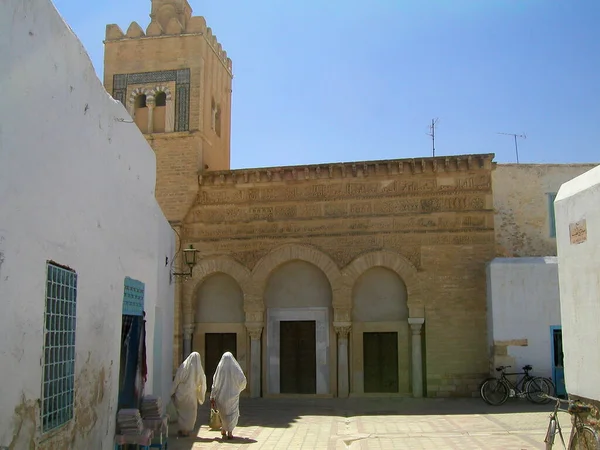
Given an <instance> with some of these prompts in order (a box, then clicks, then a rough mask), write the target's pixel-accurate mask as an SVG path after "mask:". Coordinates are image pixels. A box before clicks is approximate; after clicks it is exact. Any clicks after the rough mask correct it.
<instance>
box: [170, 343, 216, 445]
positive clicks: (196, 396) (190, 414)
mask: <svg viewBox="0 0 600 450" xmlns="http://www.w3.org/2000/svg"><path fill="white" fill-rule="evenodd" d="M206 387H207V386H206V375H205V374H204V370H203V369H202V361H201V360H200V355H199V354H198V353H197V352H192V353H190V356H188V357H187V358H186V359H185V361H183V363H181V365H180V366H179V368H178V369H177V373H176V374H175V379H174V380H173V387H172V388H171V398H172V400H173V404H174V405H175V408H176V409H177V415H178V418H177V423H178V425H179V435H180V436H189V435H190V432H191V431H192V430H193V429H194V425H195V424H196V415H197V414H198V403H200V404H203V403H204V398H205V396H206Z"/></svg>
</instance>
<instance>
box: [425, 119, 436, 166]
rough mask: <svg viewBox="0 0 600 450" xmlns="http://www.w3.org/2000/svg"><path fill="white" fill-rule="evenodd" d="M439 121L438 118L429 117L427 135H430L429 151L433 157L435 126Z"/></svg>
mask: <svg viewBox="0 0 600 450" xmlns="http://www.w3.org/2000/svg"><path fill="white" fill-rule="evenodd" d="M438 122H439V119H438V118H435V119H431V125H429V133H427V136H431V153H432V156H434V157H435V126H436V125H437V123H438Z"/></svg>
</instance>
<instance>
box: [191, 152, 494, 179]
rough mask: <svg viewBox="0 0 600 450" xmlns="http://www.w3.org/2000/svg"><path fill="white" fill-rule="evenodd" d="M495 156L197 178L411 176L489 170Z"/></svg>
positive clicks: (209, 174)
mask: <svg viewBox="0 0 600 450" xmlns="http://www.w3.org/2000/svg"><path fill="white" fill-rule="evenodd" d="M494 156H495V155H494V154H493V153H490V154H475V155H459V156H439V157H430V158H410V159H391V160H381V161H360V162H351V163H331V164H311V165H303V166H285V167H264V168H256V169H236V170H226V171H225V170H223V171H214V172H206V173H203V174H201V175H200V176H199V178H198V180H199V183H200V185H204V186H210V185H224V184H244V183H246V184H248V183H252V184H256V183H270V182H285V181H304V180H319V179H323V180H324V179H342V178H368V177H380V176H381V177H393V176H400V177H401V176H411V175H418V174H430V175H435V174H436V173H443V172H473V171H479V170H485V171H489V170H492V161H493V159H494Z"/></svg>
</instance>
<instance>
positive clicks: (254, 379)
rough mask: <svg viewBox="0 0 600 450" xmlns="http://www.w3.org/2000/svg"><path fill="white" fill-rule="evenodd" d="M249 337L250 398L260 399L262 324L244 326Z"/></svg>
mask: <svg viewBox="0 0 600 450" xmlns="http://www.w3.org/2000/svg"><path fill="white" fill-rule="evenodd" d="M246 328H247V329H248V334H249V335H250V397H251V398H258V397H260V372H261V371H260V368H261V340H260V338H261V335H262V330H263V324H262V323H252V324H246Z"/></svg>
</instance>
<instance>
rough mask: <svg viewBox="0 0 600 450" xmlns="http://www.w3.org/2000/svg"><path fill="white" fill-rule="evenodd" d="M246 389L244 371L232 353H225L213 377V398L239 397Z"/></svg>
mask: <svg viewBox="0 0 600 450" xmlns="http://www.w3.org/2000/svg"><path fill="white" fill-rule="evenodd" d="M245 388H246V376H245V375H244V371H243V370H242V368H241V367H240V365H239V364H238V362H237V361H236V360H235V358H234V357H233V355H232V354H231V353H230V352H225V353H224V354H223V356H222V357H221V361H219V365H218V366H217V370H215V375H214V377H213V385H212V390H211V397H214V398H216V399H217V400H218V399H219V398H223V399H227V398H231V397H234V396H238V395H239V394H240V392H242V391H243V390H244V389H245Z"/></svg>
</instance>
